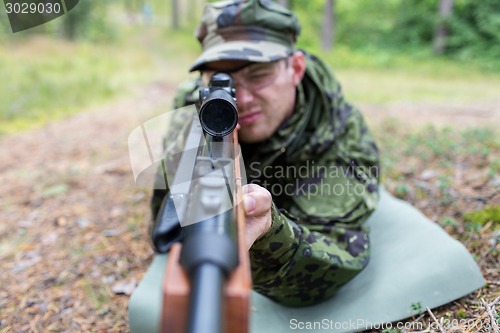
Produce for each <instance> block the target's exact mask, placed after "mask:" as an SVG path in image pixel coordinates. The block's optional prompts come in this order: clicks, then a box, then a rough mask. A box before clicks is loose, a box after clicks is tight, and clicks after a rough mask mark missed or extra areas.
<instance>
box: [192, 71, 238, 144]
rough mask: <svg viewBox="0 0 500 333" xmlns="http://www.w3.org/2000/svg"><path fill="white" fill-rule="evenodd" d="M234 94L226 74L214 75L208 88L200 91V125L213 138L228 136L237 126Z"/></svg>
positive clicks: (231, 81) (230, 81) (230, 80)
mask: <svg viewBox="0 0 500 333" xmlns="http://www.w3.org/2000/svg"><path fill="white" fill-rule="evenodd" d="M235 95H236V93H235V90H234V87H233V79H232V78H231V77H230V76H229V75H228V74H226V73H216V74H215V75H214V76H212V78H211V79H210V82H209V84H208V88H202V89H200V101H201V107H200V112H199V117H200V124H201V127H202V128H203V130H204V131H205V132H206V133H208V134H210V135H211V136H213V137H215V138H223V137H225V136H226V135H228V134H230V133H231V132H232V131H233V130H234V129H235V128H236V125H237V124H238V109H237V108H236V96H235Z"/></svg>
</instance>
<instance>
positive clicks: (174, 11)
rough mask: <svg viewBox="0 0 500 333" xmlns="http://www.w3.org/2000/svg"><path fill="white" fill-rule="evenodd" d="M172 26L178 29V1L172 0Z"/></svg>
mask: <svg viewBox="0 0 500 333" xmlns="http://www.w3.org/2000/svg"><path fill="white" fill-rule="evenodd" d="M172 28H173V29H174V30H177V29H179V2H178V0H172Z"/></svg>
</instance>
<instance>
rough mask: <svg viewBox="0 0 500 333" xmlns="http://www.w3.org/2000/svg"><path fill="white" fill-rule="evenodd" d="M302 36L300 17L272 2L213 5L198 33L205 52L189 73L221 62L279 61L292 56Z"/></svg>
mask: <svg viewBox="0 0 500 333" xmlns="http://www.w3.org/2000/svg"><path fill="white" fill-rule="evenodd" d="M299 33H300V24H299V21H298V19H297V16H295V14H294V13H293V12H291V11H289V10H288V9H286V8H284V7H282V6H280V5H278V4H276V3H274V2H272V1H270V0H230V1H227V0H226V1H219V2H215V3H209V4H207V5H206V7H205V11H204V14H203V18H202V21H201V24H200V26H199V27H198V29H197V31H196V37H197V38H198V40H199V41H200V43H201V44H202V46H203V53H202V54H201V56H200V57H199V58H198V59H197V60H196V61H195V63H194V64H193V65H192V66H191V68H190V69H189V71H190V72H192V71H195V70H200V69H203V67H204V66H205V65H206V64H207V63H208V62H212V61H217V60H245V61H252V62H268V61H274V60H278V59H280V58H283V57H286V56H288V55H289V54H290V52H291V50H293V47H294V44H295V42H296V40H297V36H298V35H299Z"/></svg>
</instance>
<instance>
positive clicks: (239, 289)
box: [153, 73, 251, 333]
mask: <svg viewBox="0 0 500 333" xmlns="http://www.w3.org/2000/svg"><path fill="white" fill-rule="evenodd" d="M200 105H201V106H200V108H199V112H198V117H195V118H194V119H193V122H192V125H191V128H190V131H189V134H188V137H187V142H186V148H185V149H184V152H183V154H182V156H181V158H180V161H179V165H178V167H177V170H178V172H177V173H176V175H175V177H174V181H173V185H172V186H171V187H170V193H169V194H168V196H167V197H166V198H165V199H164V201H163V204H162V207H161V208H160V211H159V214H158V221H157V223H156V225H157V227H156V228H157V229H158V228H159V229H161V228H163V229H164V230H163V232H159V233H157V235H162V236H161V237H159V236H156V237H155V232H153V242H154V244H155V247H156V248H157V249H161V250H162V251H161V252H166V250H168V249H169V248H170V247H171V249H170V254H169V257H168V263H167V271H166V273H165V278H164V281H163V309H162V322H161V324H160V327H161V332H168V333H184V332H189V333H220V332H242V333H245V332H248V326H249V301H250V291H251V274H250V263H249V259H248V253H247V251H246V249H245V236H244V227H245V218H244V210H243V206H242V202H243V200H242V199H243V198H242V191H241V186H242V177H241V171H242V169H241V167H242V163H241V162H240V156H241V154H240V151H239V144H238V135H237V130H236V129H235V128H236V125H237V122H238V112H237V108H236V99H235V90H234V88H233V85H232V79H231V77H230V76H229V75H227V74H224V73H217V74H215V75H214V76H213V77H212V79H211V81H210V83H209V87H208V88H204V89H201V90H200ZM205 141H206V144H205ZM179 223H180V225H182V228H178V227H174V228H172V227H171V226H178V225H179ZM165 225H167V226H170V228H166V229H165ZM162 226H163V227H162ZM165 230H167V231H166V232H165ZM179 240H182V245H181V244H180V243H179V242H175V244H173V245H172V241H179Z"/></svg>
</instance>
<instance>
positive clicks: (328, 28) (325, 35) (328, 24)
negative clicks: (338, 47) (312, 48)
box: [321, 0, 335, 51]
mask: <svg viewBox="0 0 500 333" xmlns="http://www.w3.org/2000/svg"><path fill="white" fill-rule="evenodd" d="M324 8H325V9H324V16H323V32H322V34H321V48H322V49H323V50H325V51H329V50H331V49H332V48H333V45H334V44H335V0H326V1H325V7H324Z"/></svg>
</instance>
